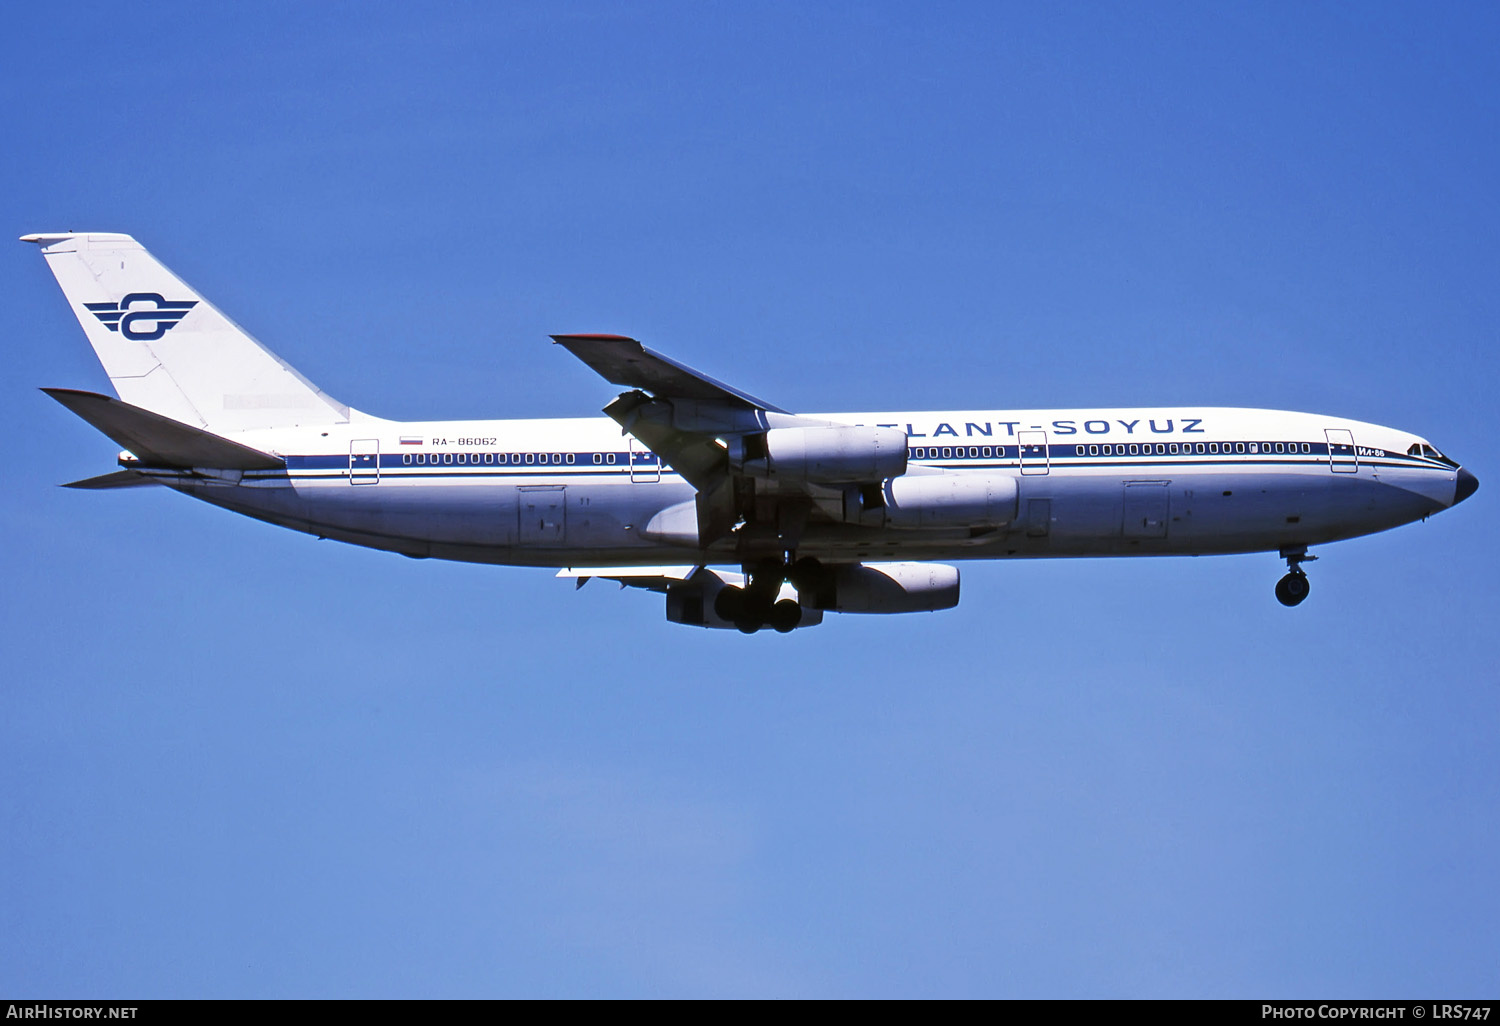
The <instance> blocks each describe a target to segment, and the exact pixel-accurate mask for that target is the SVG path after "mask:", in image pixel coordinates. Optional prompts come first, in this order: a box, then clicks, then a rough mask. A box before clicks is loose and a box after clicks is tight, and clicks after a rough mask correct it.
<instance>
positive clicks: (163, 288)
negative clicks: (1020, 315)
mask: <svg viewBox="0 0 1500 1026" xmlns="http://www.w3.org/2000/svg"><path fill="white" fill-rule="evenodd" d="M22 241H24V242H32V243H36V244H37V245H39V246H40V247H41V250H42V253H43V255H44V256H45V257H46V259H47V263H48V265H49V266H50V268H51V269H52V273H53V274H54V275H55V276H56V278H57V281H58V284H59V285H61V286H62V291H63V294H64V295H65V296H66V298H67V301H68V305H69V307H70V308H71V309H72V311H73V314H74V315H75V316H76V317H77V318H78V322H79V323H80V324H81V325H83V330H84V334H85V335H87V336H88V340H89V342H90V343H91V344H92V345H93V347H94V351H95V352H96V353H97V354H98V356H99V360H100V361H101V362H102V363H103V364H104V369H105V372H106V373H107V374H108V375H109V379H110V382H111V383H112V384H113V386H114V389H115V391H116V392H117V393H118V395H119V398H114V397H111V396H105V395H100V394H98V393H94V392H84V391H78V390H73V389H60V388H49V389H46V390H45V391H46V392H47V394H48V395H50V396H52V397H53V398H54V399H56V400H57V401H58V402H60V403H62V404H63V405H64V406H66V407H67V408H68V409H70V410H72V411H73V412H74V413H76V414H78V416H80V417H82V418H83V419H84V420H86V421H88V422H89V423H90V424H92V425H93V426H94V427H96V428H98V429H99V430H100V431H102V432H103V433H104V434H105V435H107V436H109V438H111V439H112V440H113V441H114V442H115V443H116V444H117V445H119V446H121V447H122V448H123V449H124V450H125V451H124V452H121V453H120V455H119V460H118V463H119V466H120V468H121V469H119V470H117V471H114V472H112V473H108V474H105V475H103V476H100V477H94V478H89V479H87V480H83V481H75V482H73V483H72V487H76V488H121V487H131V486H136V485H165V486H166V487H168V488H172V489H175V490H176V491H179V492H183V493H185V494H187V495H191V496H193V497H194V498H198V499H202V500H204V501H205V502H209V503H212V504H214V505H216V506H222V507H224V508H225V509H230V510H234V511H235V512H237V513H243V514H245V515H247V516H251V517H255V518H256V519H259V520H264V521H267V522H269V523H273V524H280V525H281V526H283V527H290V528H292V529H294V530H298V531H305V532H307V533H308V534H313V535H317V536H319V537H322V538H333V539H337V540H339V541H344V542H349V543H352V544H355V545H364V546H368V547H370V548H376V549H386V550H389V551H392V552H399V553H402V554H403V555H407V556H413V557H417V558H427V557H431V558H436V559H454V560H464V561H468V562H475V563H498V564H509V565H517V566H538V567H552V568H557V569H558V570H559V574H558V576H560V577H567V578H573V579H575V580H576V581H577V583H578V585H579V586H582V584H583V583H584V582H586V581H587V580H588V579H589V578H591V577H602V578H607V579H610V580H616V581H619V582H621V583H623V584H629V585H633V586H636V587H641V588H646V589H650V590H653V591H657V592H661V593H663V594H664V595H665V598H666V614H667V619H668V620H671V621H673V622H675V623H686V624H696V625H698V626H702V627H719V628H730V629H734V628H737V629H739V630H741V631H744V632H746V633H754V632H755V631H758V630H761V629H763V628H767V627H769V628H773V629H775V630H777V631H781V632H786V631H791V630H793V629H795V628H797V627H807V626H811V625H813V624H816V623H819V622H821V621H822V619H823V614H824V613H825V612H841V613H906V612H919V611H931V610H939V609H947V608H950V607H952V606H955V605H957V603H958V591H959V574H958V570H957V568H955V567H953V566H948V565H945V564H944V563H941V562H934V561H937V560H961V559H996V558H1010V557H1016V558H1023V557H1042V556H1167V555H1207V554H1211V553H1235V552H1275V553H1278V554H1279V557H1280V558H1281V559H1283V560H1285V561H1286V564H1287V571H1288V572H1287V573H1286V575H1285V576H1283V577H1282V578H1281V579H1280V581H1279V583H1278V584H1277V585H1276V597H1277V598H1278V599H1279V600H1280V601H1281V602H1282V603H1283V604H1285V605H1288V606H1295V605H1297V604H1298V603H1300V602H1301V601H1302V600H1303V599H1304V598H1306V597H1307V594H1308V581H1307V575H1306V573H1305V571H1304V570H1303V567H1302V564H1303V563H1304V562H1306V561H1308V560H1312V559H1315V558H1317V557H1316V556H1312V555H1309V554H1308V548H1309V547H1310V546H1314V545H1321V544H1324V543H1327V542H1332V541H1338V540H1340V539H1343V538H1352V537H1355V536H1357V535H1362V534H1370V533H1372V532H1375V531H1383V530H1385V529H1387V528H1391V527H1396V526H1398V525H1401V524H1406V523H1410V522H1411V521H1414V520H1420V519H1422V518H1424V517H1426V516H1428V515H1429V514H1432V513H1436V512H1438V511H1440V510H1444V509H1447V508H1448V507H1450V506H1453V505H1455V504H1456V503H1459V502H1462V501H1463V500H1464V499H1465V498H1467V497H1468V496H1470V495H1471V494H1473V492H1474V491H1475V489H1476V488H1477V487H1478V480H1477V479H1476V478H1475V476H1474V475H1473V474H1472V473H1470V472H1469V471H1467V470H1465V469H1463V468H1462V467H1460V466H1459V465H1458V463H1457V462H1455V461H1454V460H1452V459H1450V458H1449V457H1447V456H1445V455H1443V453H1441V452H1440V451H1438V449H1436V448H1435V447H1434V446H1433V445H1432V444H1431V443H1430V442H1428V441H1427V440H1426V439H1425V438H1420V437H1418V436H1416V435H1413V434H1410V433H1409V432H1406V431H1399V430H1397V429H1395V428H1388V427H1380V426H1379V425H1376V424H1366V423H1362V422H1359V421H1352V420H1344V419H1341V418H1338V417H1325V416H1321V415H1317V414H1310V413H1287V412H1282V411H1277V410H1253V409H1221V408H1210V407H1195V406H1174V407H1167V408H1160V409H1083V410H990V409H983V410H962V411H957V412H938V413H930V412H929V413H901V412H896V413H838V414H824V413H813V414H794V413H790V412H788V411H786V410H783V409H781V408H779V407H777V406H773V405H772V404H770V403H768V402H766V401H764V400H762V399H757V398H756V397H755V396H752V395H749V394H748V393H745V392H742V391H740V390H739V389H736V388H732V387H731V386H729V385H726V384H723V383H721V382H719V381H716V380H714V379H713V378H710V377H708V376H707V375H704V374H701V373H699V372H698V371H696V370H693V369H691V368H689V367H686V366H684V365H683V364H681V363H678V362H676V361H675V360H672V359H669V358H668V357H666V356H663V355H661V354H660V353H657V352H654V351H652V350H650V349H648V348H646V347H645V346H643V345H641V344H640V343H639V342H637V341H635V340H634V339H631V338H626V337H623V336H619V335H554V336H552V337H553V339H554V341H555V342H556V343H557V344H558V345H560V346H562V347H563V348H564V349H566V350H567V351H568V352H570V353H572V354H573V355H574V356H576V357H578V359H580V360H582V361H583V362H584V363H585V364H587V365H588V366H589V367H590V368H592V369H593V370H594V371H595V372H597V373H598V374H599V375H600V376H602V377H603V378H604V380H605V381H607V382H609V383H611V384H613V385H616V386H620V387H622V388H623V389H625V390H624V391H622V392H621V393H620V394H619V395H618V396H617V397H616V398H615V399H614V400H613V401H611V402H610V403H609V404H608V405H606V406H605V407H604V413H605V415H606V418H607V419H606V418H600V417H593V418H570V419H558V420H483V421H479V420H476V421H433V422H425V421H424V422H416V423H410V422H399V421H391V420H382V419H380V418H379V417H374V416H371V415H369V414H366V413H361V412H359V411H358V410H355V409H352V408H351V407H349V406H346V405H344V404H343V403H341V402H338V401H336V400H335V399H333V398H331V397H330V396H328V395H327V394H326V393H324V392H323V391H322V390H321V389H319V388H317V387H316V386H314V385H313V384H312V383H311V382H309V381H308V380H307V379H306V378H304V377H302V375H300V374H298V373H297V372H296V371H295V370H293V369H292V368H291V367H290V366H289V365H287V364H286V363H285V362H283V361H282V360H281V359H280V358H279V357H277V356H276V355H274V354H273V353H271V352H270V351H269V350H267V349H266V348H264V347H263V346H262V345H261V344H260V343H259V342H257V341H256V340H255V339H254V338H252V337H251V336H250V335H249V334H248V333H247V332H246V331H245V330H244V329H242V328H240V327H239V326H238V325H236V324H235V323H234V322H233V321H231V320H229V319H228V318H227V317H225V316H224V315H223V314H222V313H220V312H219V310H218V309H217V308H216V307H214V306H213V304H212V303H210V302H208V301H207V300H206V299H204V298H203V297H202V296H200V295H198V293H197V292H195V291H193V289H191V288H189V287H188V286H187V285H186V284H184V283H183V281H182V280H181V279H180V278H178V277H176V276H175V275H174V274H173V273H172V272H171V271H169V270H167V269H166V268H165V267H163V266H162V265H161V264H160V263H159V262H158V261H157V260H156V259H155V258H154V257H152V256H151V254H150V253H148V252H146V250H145V249H144V248H143V247H142V246H141V245H140V244H139V243H137V242H136V241H135V240H134V239H132V238H131V237H130V236H128V235H116V234H95V233H78V232H67V233H58V234H38V235H26V236H23V237H22ZM729 568H733V569H729Z"/></svg>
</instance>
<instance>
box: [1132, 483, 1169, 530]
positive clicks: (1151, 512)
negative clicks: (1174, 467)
mask: <svg viewBox="0 0 1500 1026" xmlns="http://www.w3.org/2000/svg"><path fill="white" fill-rule="evenodd" d="M1168 504H1169V500H1168V498H1167V482H1165V481H1126V482H1125V522H1124V530H1123V532H1122V533H1123V534H1124V536H1125V537H1126V538H1165V537H1166V536H1167V512H1168Z"/></svg>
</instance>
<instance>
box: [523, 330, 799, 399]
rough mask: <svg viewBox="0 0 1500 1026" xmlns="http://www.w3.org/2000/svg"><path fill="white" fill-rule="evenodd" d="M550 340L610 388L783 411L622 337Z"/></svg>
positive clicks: (554, 338) (596, 336) (566, 337)
mask: <svg viewBox="0 0 1500 1026" xmlns="http://www.w3.org/2000/svg"><path fill="white" fill-rule="evenodd" d="M552 340H553V341H554V342H556V343H557V344H558V345H560V346H562V347H563V348H564V349H566V350H567V351H568V352H570V353H572V354H573V355H574V356H576V357H578V358H579V359H580V360H582V361H583V362H584V363H586V364H588V365H589V366H590V367H591V368H593V369H594V371H595V372H596V373H597V374H599V376H600V377H602V378H603V379H604V380H605V381H608V382H609V383H610V384H612V385H629V386H630V387H631V388H641V389H645V390H646V391H647V392H650V393H651V394H652V395H654V396H656V398H658V399H708V400H713V401H717V402H722V403H726V404H728V405H730V406H736V407H741V408H749V409H753V410H769V411H770V412H772V413H785V412H786V411H785V410H782V409H778V408H777V407H775V406H772V405H771V404H770V403H768V402H766V401H765V400H763V399H757V398H755V396H753V395H749V394H747V393H745V392H741V391H740V390H739V389H737V388H731V387H730V386H728V385H726V384H724V383H723V382H722V381H715V380H714V379H713V378H711V377H709V376H708V375H707V374H704V373H702V372H700V371H695V370H693V368H691V367H689V366H687V365H686V364H681V363H678V362H677V361H676V360H672V359H669V358H668V357H665V356H663V355H661V354H660V353H658V352H654V351H653V350H650V349H647V348H646V347H645V346H643V345H641V344H640V343H639V342H637V341H636V340H635V339H633V338H626V337H625V336H623V335H553V336H552Z"/></svg>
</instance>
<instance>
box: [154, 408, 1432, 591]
mask: <svg viewBox="0 0 1500 1026" xmlns="http://www.w3.org/2000/svg"><path fill="white" fill-rule="evenodd" d="M357 416H358V415H357ZM809 416H810V417H812V418H815V419H817V420H821V421H828V422H834V423H839V424H857V425H894V426H896V427H899V428H900V429H901V430H903V431H905V432H906V434H907V437H908V443H909V452H910V469H909V470H908V473H915V474H921V473H924V472H927V470H926V469H924V468H937V469H942V470H947V471H959V472H962V471H968V470H974V471H982V472H989V473H999V474H1005V475H1010V476H1013V477H1014V479H1015V482H1016V494H1017V498H1016V506H1015V509H1014V513H1013V515H1012V517H1011V518H1010V522H1009V523H1008V524H1006V525H1005V526H1004V527H1001V528H997V529H988V530H978V529H972V528H957V527H949V528H943V529H922V530H911V529H903V530H896V529H891V528H872V527H869V526H862V525H860V524H856V523H835V522H826V521H825V522H819V521H818V519H817V518H814V520H813V521H811V522H809V523H808V524H807V526H806V529H805V531H804V532H803V533H802V534H801V536H800V540H799V543H798V545H797V554H798V555H803V556H812V557H815V558H817V559H820V560H823V561H824V562H850V561H856V560H867V559H898V560H899V559H912V560H929V559H990V558H1004V557H1011V556H1016V557H1026V556H1119V555H1168V554H1182V555H1196V554H1208V553H1230V552H1249V551H1263V550H1280V549H1289V548H1296V547H1299V546H1309V545H1316V544H1321V543H1325V542H1329V541H1335V540H1338V539H1341V538H1349V537H1353V536H1356V535H1361V534H1368V533H1371V532H1374V531H1380V530H1384V529H1387V528H1391V527H1395V526H1398V525H1400V524H1404V523H1409V522H1411V521H1413V520H1418V519H1420V518H1422V517H1425V516H1427V515H1429V514H1431V513H1434V512H1437V511H1439V510H1442V509H1446V508H1447V507H1449V506H1450V505H1452V504H1453V503H1454V501H1455V488H1456V475H1457V466H1456V465H1455V464H1453V463H1452V461H1449V460H1447V459H1445V458H1442V457H1438V456H1434V455H1418V454H1416V453H1417V452H1420V451H1421V447H1422V445H1423V444H1424V443H1423V439H1421V438H1420V437H1418V436H1416V435H1412V434H1410V433H1408V432H1404V431H1398V430H1395V429H1392V428H1386V427H1381V426H1378V425H1374V424H1367V423H1362V422H1359V421H1350V420H1343V419H1340V418H1336V417H1325V416H1319V415H1313V414H1305V413H1288V412H1281V411H1275V410H1254V409H1224V408H1195V407H1174V408H1165V409H1141V410H1124V409H1105V410H1049V411H1034V410H1022V411H983V410H981V411H959V412H940V413H931V412H928V413H891V414H863V413H861V414H811V415H809ZM235 437H236V438H237V439H239V440H241V441H243V442H244V444H246V445H249V446H252V447H255V448H258V449H261V450H263V451H267V452H272V453H275V454H277V455H280V456H282V457H285V459H286V461H287V469H286V470H285V471H284V472H282V471H264V472H261V471H249V472H245V473H244V474H243V475H242V476H240V475H237V474H230V475H225V476H224V477H223V478H222V479H215V478H212V477H210V478H206V479H205V478H202V477H198V478H193V477H191V476H189V475H188V474H186V473H185V472H174V471H151V472H150V473H151V475H152V476H153V477H156V478H157V479H158V480H161V481H163V482H164V483H167V484H170V485H171V486H172V487H174V488H177V489H179V490H181V491H184V492H187V493H188V494H191V495H193V496H195V497H197V498H201V499H204V500H205V501H208V502H211V503H214V504H215V505H219V506H224V507H226V508H228V509H232V510H235V511H237V512H240V513H244V514H247V515H249V516H253V517H257V518H260V519H263V520H267V521H270V522H273V523H277V524H281V525H283V526H286V527H291V528H294V529H296V530H301V531H306V532H309V533H312V534H317V535H319V536H323V537H328V538H335V539H338V540H341V541H346V542H351V543H354V544H359V545H365V546H370V547H373V548H380V549H388V550H392V551H396V552H401V553H404V554H406V555H410V556H416V557H429V556H430V557H436V558H443V559H454V560H463V561H470V562H481V563H504V564H516V565H530V566H549V567H567V566H596V567H600V566H619V567H629V566H651V565H658V564H663V563H692V562H702V563H715V564H730V563H735V562H738V561H739V556H738V555H737V554H736V551H735V549H734V547H733V545H732V544H728V543H721V544H720V545H719V546H710V547H709V548H708V549H707V550H706V551H698V550H696V549H694V548H691V547H686V546H684V545H681V544H667V543H663V542H661V541H653V540H652V539H651V538H648V537H646V536H645V534H644V528H645V527H646V525H647V524H648V523H649V522H650V521H651V519H652V517H653V516H655V515H656V514H657V513H658V512H660V511H662V510H664V509H666V508H668V507H671V506H675V505H678V504H680V503H684V502H687V501H689V500H692V499H693V496H694V488H693V487H692V486H691V485H689V484H688V483H687V482H685V481H683V480H682V478H681V477H680V476H678V475H677V474H676V473H674V472H673V471H672V470H671V468H670V467H666V466H663V465H662V463H661V461H660V459H659V458H658V457H657V456H656V455H655V454H653V453H651V452H649V451H647V450H646V449H644V447H642V446H641V445H640V443H638V442H636V441H635V440H634V439H632V438H630V437H628V436H622V434H621V431H620V428H619V426H618V425H617V424H615V423H614V422H613V421H610V420H606V419H603V418H590V419H583V418H579V419H559V420H497V421H444V422H421V423H401V422H395V421H385V420H379V419H376V418H368V417H358V419H356V420H354V421H352V422H351V423H349V424H346V425H345V424H340V425H333V426H328V427H326V428H324V427H319V428H311V429H305V428H276V429H263V430H258V431H248V432H244V433H242V434H238V435H236V436H235ZM1414 447H1415V451H1414ZM1427 452H1428V453H1432V452H1433V450H1431V449H1430V447H1429V448H1428V449H1427ZM126 465H130V464H129V461H126Z"/></svg>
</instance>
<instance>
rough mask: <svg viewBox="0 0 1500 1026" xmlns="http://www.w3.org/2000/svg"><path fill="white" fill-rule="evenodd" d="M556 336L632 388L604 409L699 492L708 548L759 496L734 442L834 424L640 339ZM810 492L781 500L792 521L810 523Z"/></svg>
mask: <svg viewBox="0 0 1500 1026" xmlns="http://www.w3.org/2000/svg"><path fill="white" fill-rule="evenodd" d="M552 338H553V340H554V341H555V342H556V343H557V344H558V345H560V346H563V347H564V348H565V349H567V350H568V351H569V352H570V353H572V354H573V355H574V356H576V357H578V358H579V359H580V360H582V361H583V362H584V363H585V364H587V365H588V366H589V367H591V368H592V369H593V370H595V371H596V372H598V373H599V375H600V376H602V377H603V378H604V379H605V380H606V381H609V382H611V383H612V384H616V385H626V386H629V387H630V389H631V390H630V391H628V392H624V393H622V394H621V395H619V396H618V397H616V398H615V400H614V402H612V403H610V404H609V405H608V406H606V407H604V412H605V413H606V414H608V415H609V417H610V418H611V419H612V420H614V421H615V423H617V424H619V425H620V427H621V428H622V429H624V431H625V432H626V433H628V434H631V435H634V436H635V437H636V438H637V439H639V440H640V441H641V443H642V444H643V445H645V446H646V447H647V448H649V449H650V450H651V451H652V452H654V453H656V454H657V455H658V456H660V457H661V458H662V459H663V460H664V461H665V462H666V463H668V464H669V465H671V467H672V469H673V470H675V471H676V472H677V473H679V474H681V475H682V477H683V479H684V480H685V481H687V482H688V483H689V484H691V485H692V486H693V487H694V488H695V489H697V491H698V495H697V498H696V502H695V506H696V513H697V538H698V543H699V546H700V547H702V548H706V547H708V546H709V545H712V544H713V543H715V542H717V541H719V540H721V539H723V538H725V537H726V536H728V535H729V534H731V533H732V532H733V530H734V528H735V524H736V522H737V521H738V520H739V519H740V516H741V513H742V508H743V506H744V504H745V502H746V501H747V497H748V496H751V495H753V494H754V493H755V490H754V488H753V487H747V486H746V484H747V483H746V482H745V481H743V479H742V475H740V474H738V473H737V472H736V471H735V470H734V469H733V467H731V465H730V460H729V449H728V445H729V443H730V441H731V440H732V439H735V438H738V437H743V436H747V435H753V434H756V433H762V432H765V431H766V430H768V429H769V428H772V427H792V426H798V427H811V426H827V425H824V424H823V422H821V421H815V420H811V419H808V418H804V417H798V416H795V415H794V414H791V413H788V412H787V411H786V410H783V409H780V408H778V407H776V406H772V405H771V404H770V403H768V402H766V401H765V400H763V399H757V398H756V397H755V396H753V395H750V394H749V393H747V392H741V391H740V390H739V389H737V388H731V387H730V386H729V385H726V384H724V383H723V382H721V381H715V380H714V379H713V378H711V377H709V376H708V375H706V374H702V373H700V372H698V371H696V370H693V369H692V368H691V367H688V366H686V365H684V364H680V363H678V362H677V361H675V360H671V359H668V358H667V357H665V356H663V355H661V354H660V353H657V352H653V351H652V350H650V349H647V348H646V347H645V346H643V345H641V344H640V343H639V342H637V341H636V340H635V339H633V338H626V337H624V336H622V335H554V336H552ZM806 487H807V486H803V488H804V493H803V494H796V489H797V488H798V486H797V485H794V484H793V485H788V486H786V489H785V490H783V492H782V493H781V494H779V495H778V496H777V498H776V501H777V503H778V504H786V505H787V506H788V507H789V508H790V507H794V508H795V509H796V510H797V512H796V513H795V514H790V513H789V514H787V515H786V516H785V517H784V518H783V519H785V520H786V521H787V522H788V523H796V524H799V525H800V524H801V523H802V522H803V521H805V519H806V516H807V509H808V508H809V507H810V501H809V499H810V496H809V495H807V494H805V489H806ZM788 492H791V494H788ZM798 530H800V527H799V528H798ZM789 543H790V539H789Z"/></svg>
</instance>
